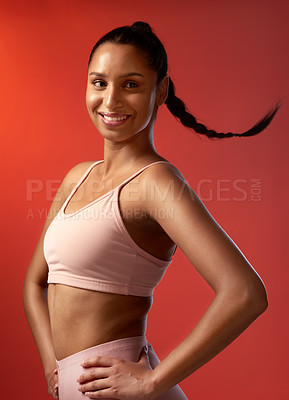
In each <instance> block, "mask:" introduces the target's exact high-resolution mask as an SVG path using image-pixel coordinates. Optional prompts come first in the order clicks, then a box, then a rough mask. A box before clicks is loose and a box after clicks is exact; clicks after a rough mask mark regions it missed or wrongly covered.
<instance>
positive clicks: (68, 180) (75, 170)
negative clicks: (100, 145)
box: [63, 161, 97, 186]
mask: <svg viewBox="0 0 289 400" xmlns="http://www.w3.org/2000/svg"><path fill="white" fill-rule="evenodd" d="M96 163H97V161H82V162H80V163H78V164H76V165H74V166H73V167H72V168H71V169H70V170H69V171H68V172H67V174H66V175H65V177H64V179H63V184H64V185H65V186H73V185H76V184H77V183H78V182H79V181H80V179H81V178H82V177H83V176H84V175H85V174H86V173H88V171H89V169H90V168H91V167H92V165H94V164H96Z"/></svg>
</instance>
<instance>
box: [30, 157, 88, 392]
mask: <svg viewBox="0 0 289 400" xmlns="http://www.w3.org/2000/svg"><path fill="white" fill-rule="evenodd" d="M89 165H91V161H87V162H83V163H80V164H77V165H76V166H75V167H73V168H72V169H71V170H70V171H69V172H68V174H67V175H66V176H65V178H64V179H63V181H62V183H61V185H60V187H59V189H58V191H57V194H56V196H55V198H54V200H53V202H52V204H51V207H50V209H49V212H48V216H47V219H46V222H45V224H44V228H43V231H42V233H41V236H40V239H39V241H38V243H37V245H36V248H35V251H34V253H33V256H32V258H31V261H30V264H29V267H28V270H27V273H26V276H25V280H24V284H23V305H24V310H25V314H26V317H27V320H28V323H29V326H30V329H31V331H32V334H33V337H34V340H35V343H36V345H37V348H38V351H39V354H40V357H41V361H42V364H43V368H44V373H45V377H46V379H47V382H48V391H49V394H51V395H52V396H53V398H55V399H57V398H58V395H57V386H58V385H57V375H56V374H55V373H54V370H55V369H56V357H55V353H54V348H53V343H52V335H51V329H50V320H49V312H48V306H47V276H48V266H47V263H46V260H45V258H44V253H43V239H44V236H45V233H46V230H47V228H48V227H49V225H50V223H51V222H52V221H53V219H54V218H55V216H56V214H57V213H58V211H59V210H60V208H61V207H62V205H63V203H64V202H65V200H66V198H67V196H68V194H69V192H70V191H71V190H72V188H73V186H74V185H75V183H76V182H77V181H78V180H79V179H80V178H81V176H82V175H83V174H84V172H85V171H86V169H87V168H88V167H89Z"/></svg>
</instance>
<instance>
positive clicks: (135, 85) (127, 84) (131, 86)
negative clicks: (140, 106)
mask: <svg viewBox="0 0 289 400" xmlns="http://www.w3.org/2000/svg"><path fill="white" fill-rule="evenodd" d="M125 86H126V87H127V88H129V89H134V88H136V87H138V84H137V83H136V82H132V81H128V82H126V83H125Z"/></svg>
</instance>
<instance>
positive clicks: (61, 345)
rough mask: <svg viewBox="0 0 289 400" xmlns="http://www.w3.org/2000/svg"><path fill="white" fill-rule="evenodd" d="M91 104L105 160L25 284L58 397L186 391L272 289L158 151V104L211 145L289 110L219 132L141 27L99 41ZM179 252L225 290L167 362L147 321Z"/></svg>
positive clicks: (84, 177) (64, 193)
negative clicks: (186, 383) (193, 108)
mask: <svg viewBox="0 0 289 400" xmlns="http://www.w3.org/2000/svg"><path fill="white" fill-rule="evenodd" d="M86 102H87V109H88V113H89V115H90V117H91V119H92V121H93V123H94V125H95V126H96V128H97V130H98V131H99V133H100V134H101V135H102V137H103V138H104V160H101V161H96V162H82V163H80V164H78V165H76V166H75V167H73V168H72V169H71V170H70V171H69V172H68V174H67V175H66V177H65V178H64V180H63V182H62V184H61V186H60V188H59V191H58V193H57V195H56V197H55V199H54V201H53V203H52V205H51V208H50V211H49V215H48V218H47V221H46V223H45V226H44V229H43V232H42V235H41V237H40V240H39V243H38V244H37V247H36V249H35V252H34V254H33V257H32V260H31V263H30V265H29V268H28V272H27V275H26V278H25V282H24V289H23V299H24V307H25V311H26V315H27V318H28V321H29V324H30V327H31V330H32V333H33V335H34V339H35V341H36V344H37V346H38V350H39V353H40V356H41V359H42V362H43V366H44V371H45V376H46V379H47V382H48V391H49V393H50V394H51V395H52V396H53V397H54V398H58V396H59V398H60V400H68V399H69V400H74V399H84V398H92V399H96V398H108V399H131V400H133V399H134V400H135V399H145V400H151V399H158V400H165V399H166V400H170V399H174V400H181V399H186V398H187V397H186V396H185V394H184V393H183V392H182V390H181V389H180V388H179V386H178V385H177V384H178V383H179V382H180V381H182V380H183V379H184V378H186V377H187V376H188V375H190V374H192V373H193V372H194V371H195V370H197V369H198V368H200V367H201V366H202V365H203V364H204V363H206V362H207V361H209V360H210V359H211V358H212V357H214V356H215V355H216V354H218V353H219V352H220V351H221V350H222V349H224V348H225V347H226V346H227V345H228V344H229V343H231V342H232V341H233V340H234V339H235V338H236V337H237V336H238V335H239V334H240V333H241V332H243V331H244V330H245V329H246V328H247V327H248V326H249V325H250V324H251V323H252V322H253V321H254V320H255V319H256V318H257V317H258V316H259V315H260V314H261V313H263V312H264V310H265V309H266V308H267V295H266V290H265V287H264V285H263V283H262V281H261V279H260V277H259V276H258V275H257V273H256V272H255V271H254V269H253V268H252V266H251V265H250V264H249V262H248V261H247V260H246V258H245V257H244V255H243V254H242V253H241V252H240V250H239V249H238V247H237V246H236V245H235V244H234V243H233V241H232V240H231V239H230V238H229V237H228V235H226V233H225V232H224V231H223V230H222V228H221V227H220V226H219V225H218V224H217V223H216V221H215V220H214V219H213V218H212V216H211V215H210V213H209V212H208V210H207V209H206V207H205V206H204V205H203V203H202V202H201V201H200V199H199V198H198V196H197V195H196V194H195V193H194V191H193V190H192V189H191V188H190V187H189V186H188V184H187V183H186V181H185V179H184V177H183V176H182V174H181V173H180V172H179V171H178V170H177V168H176V167H174V166H173V165H172V164H171V163H169V162H168V161H167V160H166V159H164V158H163V157H161V156H160V155H159V154H158V153H157V152H156V150H155V148H154V144H153V126H154V122H155V118H156V113H157V109H158V107H159V106H161V105H162V104H163V103H165V104H166V105H167V107H168V108H169V110H170V112H171V113H172V114H173V115H174V116H176V117H177V118H178V119H179V120H180V121H181V123H182V124H183V125H185V126H187V127H191V128H193V129H194V130H195V131H196V132H198V133H200V134H204V135H206V136H207V137H209V138H210V139H213V138H227V137H232V136H250V135H255V134H257V133H259V132H261V131H262V130H263V129H264V128H265V127H266V126H267V125H268V124H269V123H270V121H271V120H272V118H273V117H274V115H275V113H276V112H277V109H278V108H279V106H280V105H279V104H278V105H277V106H276V107H275V109H274V110H273V111H270V112H269V113H268V114H267V115H266V116H265V117H264V118H263V119H262V120H261V121H260V122H258V123H257V124H256V125H255V126H254V127H253V128H251V129H250V130H248V131H247V132H245V133H243V134H234V133H231V132H229V133H227V134H223V133H217V132H214V131H212V130H208V129H207V128H206V127H205V126H204V125H202V124H200V123H198V122H197V121H196V119H195V118H194V117H193V116H192V115H191V114H190V113H189V112H187V110H186V109H185V106H184V103H183V102H182V101H181V100H180V99H178V98H177V97H176V96H175V94H174V86H173V83H172V81H171V79H170V78H169V77H168V75H167V56H166V52H165V50H164V48H163V45H162V44H161V42H160V41H159V39H158V38H157V37H156V36H155V35H154V34H153V32H152V30H151V28H150V26H149V25H148V24H146V23H144V22H136V23H134V24H133V25H132V26H130V27H128V26H126V27H121V28H117V29H115V30H113V31H111V32H109V33H108V34H107V35H105V36H104V37H103V38H102V39H100V40H99V41H98V42H97V44H96V45H95V46H94V48H93V50H92V52H91V55H90V59H89V67H88V82H87V94H86ZM177 246H178V247H179V248H180V249H181V250H182V251H183V252H184V253H185V255H186V256H187V257H188V259H189V260H190V261H191V263H192V264H193V266H194V267H195V268H196V269H197V270H198V272H199V273H200V274H201V275H202V276H203V277H204V279H205V280H206V281H207V282H208V284H209V285H210V286H211V287H212V289H213V290H214V291H215V294H216V295H215V298H214V300H213V301H212V303H211V304H210V306H209V307H208V309H207V311H206V312H205V314H204V315H203V317H202V318H201V320H200V321H199V323H198V324H197V326H196V327H195V328H194V329H193V330H192V332H191V333H190V334H189V335H188V336H187V337H186V338H185V340H184V341H183V342H181V343H180V344H179V345H178V346H177V347H176V348H175V349H173V350H172V351H171V352H170V354H169V355H168V356H167V357H166V358H165V359H164V360H163V361H161V362H160V361H159V360H158V358H157V356H156V354H155V353H154V350H153V348H152V346H151V344H150V343H148V342H147V339H146V337H145V330H146V317H147V313H148V311H149V309H150V307H151V303H152V294H153V290H154V288H155V286H156V285H157V284H158V283H159V281H160V280H161V278H162V276H163V275H164V273H165V270H166V268H167V267H168V265H169V264H170V262H171V260H172V256H173V254H174V252H175V250H176V247H177ZM47 282H48V293H47V302H46V289H47ZM47 305H48V307H47ZM85 360H86V362H84V363H83V361H85ZM58 385H59V387H58ZM84 396H86V397H84Z"/></svg>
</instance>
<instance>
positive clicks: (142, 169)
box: [118, 161, 169, 189]
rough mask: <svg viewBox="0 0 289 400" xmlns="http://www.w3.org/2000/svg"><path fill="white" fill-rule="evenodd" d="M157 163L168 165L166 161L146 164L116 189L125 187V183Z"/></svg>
mask: <svg viewBox="0 0 289 400" xmlns="http://www.w3.org/2000/svg"><path fill="white" fill-rule="evenodd" d="M159 163H166V164H169V162H168V161H155V162H153V163H151V164H148V165H146V166H144V167H143V168H141V169H139V170H138V171H137V172H135V173H134V174H133V175H131V176H129V177H128V178H127V179H126V180H125V181H123V182H122V183H121V184H120V185H119V186H118V188H119V189H121V188H122V186H124V185H125V184H126V183H128V182H129V181H130V180H131V179H133V178H135V177H136V176H137V175H138V174H140V173H141V172H142V171H144V170H145V169H147V168H148V167H150V166H151V165H154V164H159Z"/></svg>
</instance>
